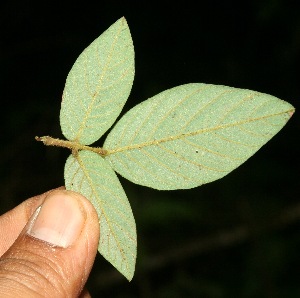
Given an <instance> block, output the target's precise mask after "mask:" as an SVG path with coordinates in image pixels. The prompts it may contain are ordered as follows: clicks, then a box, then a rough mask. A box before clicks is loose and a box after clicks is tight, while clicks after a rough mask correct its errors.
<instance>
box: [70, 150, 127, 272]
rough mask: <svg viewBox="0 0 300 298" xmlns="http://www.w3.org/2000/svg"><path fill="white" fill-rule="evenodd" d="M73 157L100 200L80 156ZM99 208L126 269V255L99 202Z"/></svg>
mask: <svg viewBox="0 0 300 298" xmlns="http://www.w3.org/2000/svg"><path fill="white" fill-rule="evenodd" d="M75 159H76V160H77V162H78V164H79V166H80V167H81V169H82V171H83V173H84V175H85V177H86V179H87V180H88V183H89V185H90V187H91V189H92V192H93V194H94V196H95V197H97V198H98V201H99V202H101V199H100V198H99V196H98V195H97V190H96V189H95V188H94V185H93V181H92V179H91V178H90V176H89V172H88V171H87V169H86V168H85V166H84V164H83V162H82V160H81V158H80V157H79V155H77V156H75ZM100 209H101V214H103V216H104V218H105V221H106V223H107V225H108V227H109V231H110V233H111V234H112V236H113V237H114V239H115V241H116V243H117V246H118V249H119V252H120V253H121V255H122V260H123V261H124V262H125V265H126V268H127V270H129V264H128V262H127V258H126V255H125V254H124V252H123V249H122V248H121V246H120V243H119V241H118V239H117V237H116V235H115V233H114V232H113V229H112V227H111V224H110V221H109V219H108V217H107V215H106V213H105V211H104V209H103V207H102V206H101V204H100ZM99 223H100V222H99Z"/></svg>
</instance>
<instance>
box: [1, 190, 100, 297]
mask: <svg viewBox="0 0 300 298" xmlns="http://www.w3.org/2000/svg"><path fill="white" fill-rule="evenodd" d="M40 206H41V207H40ZM98 242H99V222H98V217H97V213H96V211H95V209H94V207H93V206H92V204H91V203H90V202H89V201H88V200H87V199H86V198H85V197H83V196H82V195H80V194H78V193H75V192H71V191H66V190H65V189H64V188H59V189H54V190H51V191H48V192H46V193H44V194H41V195H38V196H36V197H33V198H30V199H28V200H26V201H24V202H23V203H21V204H20V205H18V206H17V207H15V208H14V209H12V210H10V211H8V212H7V213H5V214H3V215H2V216H0V297H14V298H17V297H58V298H59V297H90V295H89V293H88V291H87V290H85V289H84V285H85V283H86V281H87V278H88V276H89V273H90V270H91V268H92V265H93V262H94V259H95V256H96V253H97V248H98Z"/></svg>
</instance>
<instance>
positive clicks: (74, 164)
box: [65, 150, 136, 280]
mask: <svg viewBox="0 0 300 298" xmlns="http://www.w3.org/2000/svg"><path fill="white" fill-rule="evenodd" d="M65 184H66V189H68V190H73V191H76V192H79V193H81V194H82V195H84V196H85V197H87V198H89V200H90V201H91V202H92V204H93V206H94V207H95V209H96V211H97V213H98V218H99V223H100V241H99V246H98V249H99V252H100V253H101V254H102V255H103V256H104V257H105V258H106V259H107V260H108V261H109V262H110V263H111V264H112V265H114V266H115V267H116V268H117V269H118V270H119V271H120V272H121V273H122V274H123V275H124V276H125V277H126V278H127V279H128V280H131V279H132V277H133V273H134V269H135V260H136V227H135V221H134V217H133V214H132V210H131V207H130V204H129V202H128V199H127V197H126V194H125V192H124V190H123V188H122V186H121V184H120V182H119V179H118V177H117V176H116V174H115V172H114V171H113V170H112V168H111V167H110V165H109V164H108V163H107V162H106V161H105V160H104V159H103V158H102V157H101V156H100V155H98V154H97V153H94V152H90V151H85V150H83V151H80V152H78V153H77V154H76V155H75V156H73V155H70V156H69V158H68V159H67V161H66V165H65Z"/></svg>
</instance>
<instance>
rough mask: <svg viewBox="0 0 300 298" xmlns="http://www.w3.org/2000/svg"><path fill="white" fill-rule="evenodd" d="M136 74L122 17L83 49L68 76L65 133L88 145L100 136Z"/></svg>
mask: <svg viewBox="0 0 300 298" xmlns="http://www.w3.org/2000/svg"><path fill="white" fill-rule="evenodd" d="M133 78H134V49H133V43H132V39H131V35H130V31H129V27H128V25H127V22H126V20H125V18H121V19H119V20H118V21H117V22H116V23H114V24H113V25H112V26H111V27H109V28H108V29H107V30H106V31H105V32H104V33H103V34H101V35H100V36H99V37H98V38H97V39H96V40H95V41H93V42H92V43H91V44H90V45H89V46H88V47H87V48H86V49H85V50H84V51H83V52H82V53H81V55H80V56H79V57H78V58H77V60H76V62H75V64H74V65H73V67H72V69H71V71H70V73H69V75H68V77H67V80H66V85H65V89H64V92H63V100H62V104H61V111H60V124H61V129H62V132H63V134H64V136H65V137H66V138H67V139H69V140H71V141H76V142H79V143H81V144H85V145H88V144H91V143H93V142H95V141H96V140H98V139H99V138H100V137H101V136H102V135H103V134H104V133H105V131H106V130H107V129H108V128H109V127H110V126H111V125H112V124H113V123H114V121H115V120H116V118H117V117H118V115H119V114H120V112H121V110H122V108H123V106H124V104H125V102H126V100H127V98H128V96H129V93H130V90H131V87H132V83H133Z"/></svg>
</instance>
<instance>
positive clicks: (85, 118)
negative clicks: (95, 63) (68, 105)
mask: <svg viewBox="0 0 300 298" xmlns="http://www.w3.org/2000/svg"><path fill="white" fill-rule="evenodd" d="M122 21H123V22H124V20H122ZM123 22H122V23H121V25H120V27H119V31H118V33H117V34H116V36H115V39H114V42H113V44H112V46H111V50H110V52H109V56H108V57H107V60H106V64H105V66H104V69H103V73H102V75H101V77H100V80H99V84H98V87H97V91H96V92H95V93H94V95H93V96H92V100H91V103H90V105H89V106H88V109H87V111H86V114H85V116H84V118H83V121H82V122H81V124H80V127H79V129H78V132H77V136H76V137H75V141H79V139H80V138H81V136H82V134H83V131H84V127H85V125H86V122H87V121H88V118H89V115H90V114H91V112H92V110H93V106H94V104H95V101H96V98H97V95H98V93H99V90H100V89H101V88H100V87H101V84H102V82H103V77H104V75H105V73H106V71H107V69H108V65H109V63H110V61H111V58H112V54H113V51H114V48H115V45H116V42H117V40H118V38H119V36H120V32H121V31H122V27H123Z"/></svg>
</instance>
